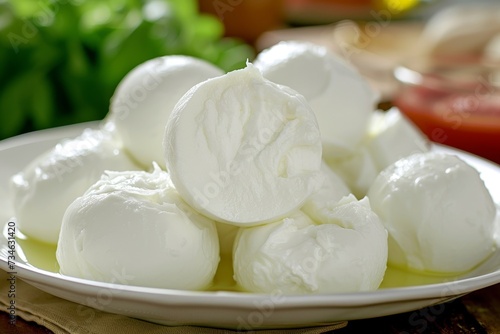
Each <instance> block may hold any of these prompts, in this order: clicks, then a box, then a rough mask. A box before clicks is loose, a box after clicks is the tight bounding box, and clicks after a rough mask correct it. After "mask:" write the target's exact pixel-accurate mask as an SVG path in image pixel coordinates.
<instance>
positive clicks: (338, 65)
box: [255, 41, 377, 155]
mask: <svg viewBox="0 0 500 334" xmlns="http://www.w3.org/2000/svg"><path fill="white" fill-rule="evenodd" d="M255 66H256V67H258V68H259V69H260V70H261V71H262V74H263V75H264V77H266V78H267V79H269V80H271V81H273V82H276V83H278V84H281V85H285V86H288V87H290V88H292V89H294V90H296V91H297V92H299V93H300V94H302V95H304V97H305V98H306V99H307V101H308V102H309V103H310V105H311V107H312V109H313V110H314V112H315V114H316V117H317V118H318V124H319V127H320V131H321V135H322V139H323V150H324V151H325V153H326V154H330V155H333V154H334V155H344V154H346V153H349V152H352V151H353V150H354V149H355V147H356V145H358V144H359V143H360V142H361V140H362V139H363V136H364V134H365V132H366V129H367V126H368V121H369V118H370V114H371V112H372V111H373V110H374V106H375V100H376V98H377V95H376V94H375V93H374V92H373V90H372V89H371V87H370V86H369V84H368V83H367V81H366V79H364V78H363V77H362V76H361V74H359V73H358V72H357V71H356V70H355V69H354V68H353V67H351V66H350V65H348V64H347V63H346V62H345V61H344V60H342V59H341V58H339V57H338V56H337V55H335V54H333V53H330V52H329V51H328V50H327V48H326V47H323V46H320V45H315V44H312V43H307V42H298V41H285V42H280V43H278V44H276V45H274V46H272V47H270V48H268V49H266V50H264V51H262V52H261V53H259V55H258V56H257V59H256V60H255Z"/></svg>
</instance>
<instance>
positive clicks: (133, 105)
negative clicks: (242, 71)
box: [107, 55, 224, 167]
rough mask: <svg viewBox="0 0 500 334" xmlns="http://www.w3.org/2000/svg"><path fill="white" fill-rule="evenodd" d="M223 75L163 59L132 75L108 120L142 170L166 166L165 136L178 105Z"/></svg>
mask: <svg viewBox="0 0 500 334" xmlns="http://www.w3.org/2000/svg"><path fill="white" fill-rule="evenodd" d="M222 74H224V72H223V71H222V70H221V69H219V68H217V67H215V66H214V65H212V64H210V63H208V62H206V61H204V60H201V59H197V58H193V57H189V56H179V55H173V56H163V57H159V58H154V59H152V60H148V61H147V62H145V63H143V64H141V65H139V66H137V67H136V68H134V69H133V70H132V71H130V72H129V73H128V74H127V75H126V76H125V77H124V78H123V80H122V81H121V82H120V84H119V85H118V87H117V88H116V91H115V93H114V95H113V97H112V99H111V107H110V114H109V115H108V116H107V117H108V120H109V121H111V122H113V123H115V124H116V129H117V131H118V133H119V134H120V136H121V138H122V141H123V143H124V146H125V148H126V149H127V150H128V151H129V152H130V154H131V155H132V156H133V157H134V158H135V159H136V160H137V161H138V162H139V163H140V164H141V165H143V166H145V167H147V166H151V163H152V162H153V161H155V162H157V163H158V164H159V165H160V166H162V167H164V166H165V157H164V153H163V147H162V143H163V136H164V133H165V125H166V124H167V120H168V117H169V116H170V113H171V112H172V109H173V108H174V106H175V104H176V103H177V101H178V100H179V99H180V98H181V97H182V95H184V93H186V92H187V91H188V90H189V89H190V88H191V87H193V86H194V85H196V84H197V83H199V82H202V81H205V80H206V79H209V78H213V77H216V76H219V75H222Z"/></svg>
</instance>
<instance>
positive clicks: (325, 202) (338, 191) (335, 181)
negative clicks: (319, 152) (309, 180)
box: [301, 162, 351, 220]
mask: <svg viewBox="0 0 500 334" xmlns="http://www.w3.org/2000/svg"><path fill="white" fill-rule="evenodd" d="M321 172H322V173H323V175H324V179H323V183H322V184H321V186H320V187H319V189H318V190H317V191H315V192H313V193H312V194H311V196H309V198H308V199H307V201H306V202H305V203H304V205H303V206H302V208H301V211H303V212H305V213H306V214H307V215H308V216H309V217H310V218H312V219H313V220H315V219H321V218H320V217H319V216H318V215H319V213H320V212H322V211H323V210H328V208H329V207H330V206H331V205H334V204H336V203H337V202H338V201H340V200H341V199H342V198H343V197H344V196H347V195H349V194H350V193H351V191H350V190H349V187H348V186H347V185H346V184H345V182H344V180H342V179H341V178H340V176H338V175H337V174H336V173H335V172H334V171H333V170H332V169H331V168H330V167H328V165H327V164H326V163H325V162H323V164H322V165H321Z"/></svg>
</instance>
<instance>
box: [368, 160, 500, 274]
mask: <svg viewBox="0 0 500 334" xmlns="http://www.w3.org/2000/svg"><path fill="white" fill-rule="evenodd" d="M368 196H369V198H370V202H371V204H372V208H373V210H374V211H375V212H376V213H377V214H378V215H379V217H380V219H381V220H382V222H383V223H384V225H385V227H386V228H387V230H388V232H389V263H390V264H392V265H395V266H398V267H403V268H409V269H412V270H416V271H426V272H436V273H459V272H464V271H467V270H469V269H472V268H473V267H474V266H476V265H478V264H479V263H480V262H481V261H482V260H484V259H485V258H486V257H487V256H488V255H490V254H491V252H492V251H493V250H494V247H495V246H494V239H493V229H494V220H495V215H496V209H495V205H494V203H493V200H492V198H491V195H490V193H489V192H488V190H487V189H486V187H485V185H484V182H483V181H482V180H481V178H480V176H479V173H478V172H477V171H476V170H475V169H474V168H472V167H471V166H469V165H468V164H467V163H465V162H464V161H462V160H461V159H460V158H458V157H456V156H454V155H448V154H443V153H436V152H428V153H418V154H414V155H411V156H409V157H407V158H403V159H400V160H398V161H397V162H396V163H394V164H392V165H391V166H389V167H387V168H386V169H385V170H383V171H382V172H381V173H380V175H379V176H378V177H377V179H376V180H375V182H374V183H373V185H372V187H371V188H370V190H369V192H368Z"/></svg>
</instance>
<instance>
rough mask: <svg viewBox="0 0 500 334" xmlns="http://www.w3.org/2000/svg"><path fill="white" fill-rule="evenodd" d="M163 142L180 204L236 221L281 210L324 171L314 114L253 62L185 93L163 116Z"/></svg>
mask: <svg viewBox="0 0 500 334" xmlns="http://www.w3.org/2000/svg"><path fill="white" fill-rule="evenodd" d="M164 146H165V154H166V162H167V168H168V170H169V172H170V173H171V177H172V181H173V182H174V184H175V186H176V188H177V190H178V191H179V193H180V194H181V195H182V197H183V198H184V199H185V200H186V202H188V203H189V204H190V205H191V206H193V207H194V208H196V209H197V210H199V211H200V212H201V213H203V214H205V215H207V216H208V217H211V218H213V219H215V220H219V221H223V222H228V223H232V224H237V225H238V224H239V225H251V224H260V223H263V222H269V221H273V220H276V219H278V218H280V217H283V216H285V215H286V214H288V213H289V212H291V211H293V210H295V209H297V208H298V207H300V206H301V205H302V204H303V203H304V202H305V200H306V199H307V197H308V196H309V195H310V194H311V193H312V192H313V191H314V190H316V187H317V185H318V184H320V182H318V180H319V179H321V177H322V175H321V173H320V166H321V138H320V133H319V129H318V125H317V123H316V119H315V117H314V113H313V112H312V110H311V109H310V107H309V105H308V104H307V102H306V101H305V99H304V98H303V97H302V96H301V95H299V94H298V93H297V92H295V91H293V90H291V89H289V88H287V87H284V86H279V85H277V84H275V83H272V82H270V81H268V80H265V79H264V78H263V77H262V75H261V74H260V72H259V70H258V69H256V68H255V67H253V66H252V64H248V66H247V67H246V68H245V69H242V70H237V71H233V72H230V73H228V74H226V75H224V76H221V77H218V78H213V79H209V80H207V81H205V82H203V83H200V84H199V85H196V86H195V87H193V89H191V90H190V91H189V92H188V93H186V95H184V97H183V98H182V99H181V100H180V101H179V103H178V104H177V105H176V107H175V108H174V111H173V113H172V115H171V118H170V119H169V121H168V124H167V129H166V133H165V145H164Z"/></svg>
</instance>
